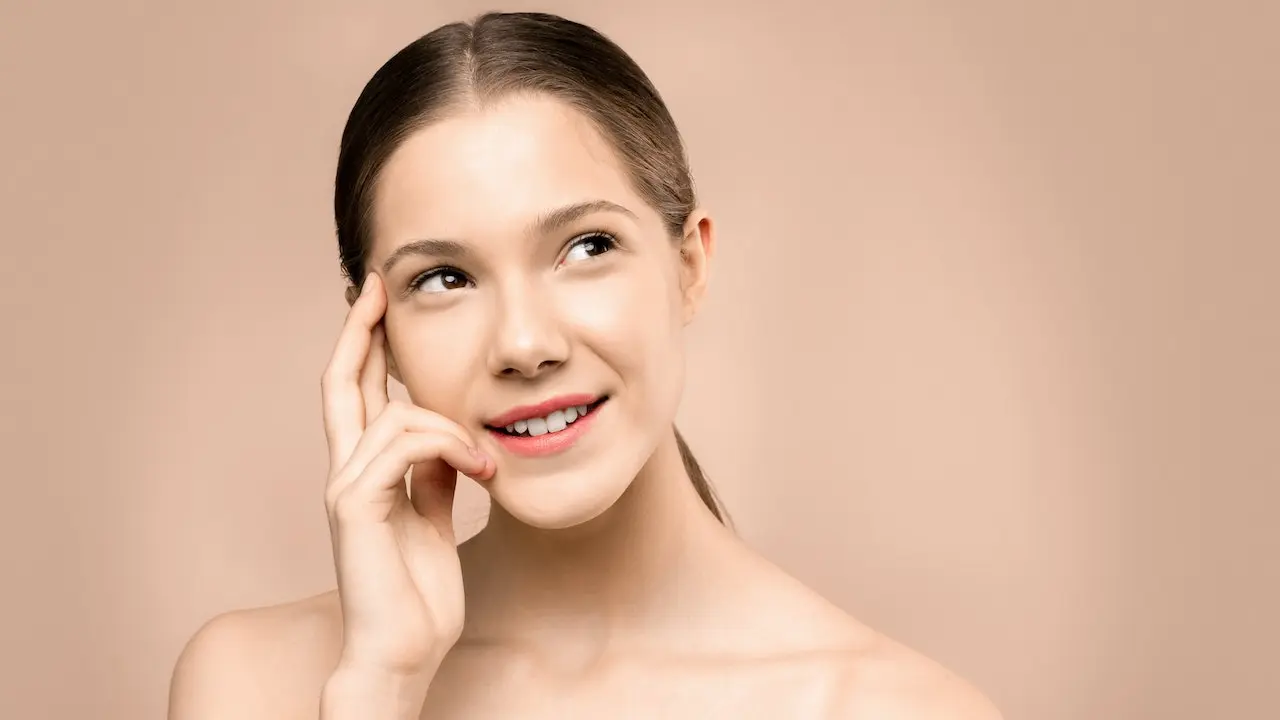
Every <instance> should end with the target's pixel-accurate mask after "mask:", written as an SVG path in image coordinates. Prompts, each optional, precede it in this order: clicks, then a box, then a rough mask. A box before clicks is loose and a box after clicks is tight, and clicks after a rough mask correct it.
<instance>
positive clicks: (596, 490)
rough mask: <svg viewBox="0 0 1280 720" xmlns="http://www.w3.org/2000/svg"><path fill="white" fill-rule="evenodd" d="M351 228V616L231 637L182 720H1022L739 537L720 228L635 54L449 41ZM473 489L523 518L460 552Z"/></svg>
mask: <svg viewBox="0 0 1280 720" xmlns="http://www.w3.org/2000/svg"><path fill="white" fill-rule="evenodd" d="M334 209H335V213H336V216H337V227H338V240H339V244H340V247H341V256H342V264H343V268H344V271H345V273H346V274H347V275H348V276H349V277H350V279H351V280H352V292H351V293H349V295H348V299H349V301H350V302H351V310H350V313H349V315H348V318H347V321H346V324H345V326H344V328H343V330H342V332H341V336H340V338H339V340H338V342H337V345H336V348H335V350H334V353H333V357H332V359H331V360H330V363H329V366H328V368H327V369H326V371H325V373H324V376H323V382H322V390H323V396H324V415H325V429H326V436H327V439H328V443H329V449H330V463H331V472H330V476H329V479H328V487H327V491H326V503H327V507H328V511H329V520H330V528H331V530H332V537H333V552H334V558H335V563H336V568H337V577H338V589H337V590H335V591H333V592H330V593H327V594H325V595H321V596H318V597H314V598H309V599H306V600H302V601H299V602H296V603H292V604H288V605H283V606H277V607H272V608H258V609H253V610H245V611H239V612H234V613H228V614H226V615H222V616H219V617H218V618H215V619H214V620H212V621H210V622H209V623H207V624H206V625H205V627H203V628H202V629H201V630H200V631H199V632H198V633H197V634H196V636H195V637H194V638H193V639H192V640H191V642H190V643H189V644H188V646H187V648H186V649H185V650H184V652H183V654H182V657H181V658H180V659H179V661H178V665H177V667H176V669H175V673H174V679H173V686H172V689H171V702H170V717H171V718H172V719H173V720H197V719H204V718H236V719H237V720H252V719H253V718H264V719H265V718H271V719H272V720H279V719H280V718H315V717H316V716H317V714H318V715H319V716H320V717H322V718H326V719H328V720H346V719H348V718H350V719H353V720H354V719H357V718H359V719H360V720H367V719H370V718H379V719H382V718H385V719H390V718H417V717H427V718H514V717H521V718H523V717H547V718H566V717H585V718H618V717H644V718H653V717H663V718H674V717H690V718H708V717H726V718H728V717H732V718H739V717H762V718H846V717H847V718H991V717H995V716H996V714H995V711H994V710H993V709H992V708H991V706H990V705H989V704H988V703H987V702H986V701H985V699H983V698H982V696H981V695H980V694H979V693H977V692H976V691H975V690H973V689H972V688H970V687H968V686H967V685H965V684H964V683H963V682H962V681H960V680H959V679H957V678H955V677H954V676H951V675H949V674H947V673H946V672H945V671H944V670H942V669H941V668H939V667H938V666H936V665H934V664H932V663H931V662H929V661H927V660H925V659H924V658H922V657H920V656H919V655H916V654H915V653H913V652H911V651H909V650H907V649H905V648H903V647H902V646H900V645H897V644H895V643H893V642H891V641H889V640H887V639H886V638H884V637H882V636H880V635H878V634H876V633H875V632H873V631H871V630H869V629H868V628H866V627H864V626H862V625H860V624H859V623H857V622H856V621H854V620H853V619H851V618H849V617H848V616H847V615H845V614H844V613H843V612H842V611H840V610H839V609H837V608H836V607H834V606H833V605H832V604H830V603H828V602H827V601H825V600H823V599H822V598H820V597H819V596H818V595H816V594H815V593H814V592H812V591H811V590H809V589H807V588H805V587H803V586H801V585H800V584H799V583H798V582H797V581H795V580H794V579H792V578H791V577H789V576H787V575H786V574H785V573H783V572H782V571H781V570H779V569H778V568H777V567H775V566H773V565H771V564H770V563H768V562H766V561H765V560H764V559H762V558H761V557H760V556H759V555H757V554H756V553H754V552H753V551H752V550H751V549H750V548H748V547H747V546H746V545H744V544H743V543H742V542H741V541H740V540H739V539H738V538H737V537H736V536H735V535H734V533H732V532H731V531H730V530H729V529H727V528H726V526H725V525H724V524H723V523H722V518H723V515H722V513H721V510H720V508H719V506H718V504H717V502H716V498H715V495H714V493H713V492H712V491H711V489H710V487H709V486H708V484H707V482H706V480H705V479H704V478H703V476H702V473H701V471H700V470H699V468H698V465H697V463H696V462H695V461H694V459H693V456H692V455H691V454H690V452H689V450H688V448H687V447H686V446H685V444H684V441H683V440H682V439H681V437H680V435H679V434H678V433H677V432H676V430H675V428H674V426H673V424H672V422H673V419H674V417H675V414H676V408H677V405H678V403H679V400H680V394H681V390H682V385H683V355H684V349H683V345H682V334H683V328H684V326H685V325H686V324H687V323H689V322H690V321H691V320H692V319H693V317H694V315H695V314H696V312H697V309H698V306H699V303H700V301H701V298H702V296H703V292H704V289H705V287H706V280H707V270H708V264H709V262H710V261H711V258H712V255H713V251H714V249H715V236H714V227H713V224H712V221H711V218H710V216H709V215H708V214H707V213H706V211H705V210H703V209H702V208H701V207H700V206H699V205H698V204H697V202H696V200H695V197H694V191H693V183H692V180H691V178H690V175H689V170H688V166H687V161H686V158H685V154H684V150H683V147H682V143H681V140H680V136H679V134H678V132H677V130H676V127H675V125H674V123H673V122H672V119H671V117H670V115H669V113H668V111H667V109H666V108H665V106H664V105H663V103H662V100H661V99H660V98H659V96H658V93H657V92H656V91H655V90H654V88H653V87H652V85H651V84H650V83H649V81H648V80H647V78H646V77H645V75H644V74H643V73H642V72H641V70H640V69H639V68H638V67H637V66H636V65H635V64H634V63H633V62H632V60H631V59H630V58H629V57H628V56H627V55H626V54H625V53H624V52H623V51H622V50H621V49H619V48H618V47H617V46H615V45H614V44H612V43H611V42H610V41H608V40H607V39H605V38H604V37H602V36H601V35H600V34H598V33H596V32H595V31H593V30H591V29H590V28H587V27H585V26H583V25H580V24H576V23H573V22H569V21H567V20H564V19H562V18H558V17H555V16H550V15H542V14H496V13H495V14H488V15H485V16H482V17H480V18H479V19H477V20H476V21H475V22H474V23H473V24H471V25H466V24H461V23H458V24H453V25H448V26H445V27H442V28H440V29H438V30H436V31H434V32H432V33H430V34H428V35H426V36H425V37H423V38H421V39H419V40H418V41H416V42H414V43H412V44H411V45H409V46H408V47H406V48H405V49H404V50H402V51H401V52H400V53H398V54H397V55H396V56H395V57H393V58H392V59H391V60H390V61H388V62H387V63H386V64H385V65H384V66H383V67H382V68H381V69H380V70H379V71H378V72H377V73H376V74H375V75H374V77H373V79H372V80H370V82H369V84H368V85H367V86H366V87H365V89H364V92H363V93H362V94H361V96H360V98H359V99H358V100H357V102H356V104H355V107H354V108H353V109H352V111H351V115H350V117H349V119H348V122H347V126H346V129H345V131H344V133H343V137H342V143H341V150H340V154H339V159H338V170H337V185H336V196H335V202H334ZM356 288H360V290H358V291H357V290H356ZM388 375H390V376H392V377H395V378H396V379H397V380H398V381H400V382H402V383H403V384H404V386H405V387H406V388H407V390H408V392H409V396H410V398H411V399H412V404H400V403H392V402H388V399H387V392H386V387H387V385H386V383H387V377H388ZM459 472H460V473H463V474H465V475H467V476H469V477H471V478H474V479H475V480H476V481H477V482H479V483H480V485H481V486H483V487H484V488H485V489H486V490H487V491H488V492H489V494H490V495H491V497H492V499H493V507H492V511H491V514H490V519H489V523H488V525H487V526H486V527H485V528H484V530H482V531H481V532H480V533H479V534H478V535H477V536H476V537H474V538H472V539H471V540H469V541H467V542H465V543H463V544H462V545H461V546H457V545H456V544H455V539H454V534H453V527H452V521H451V508H452V502H453V494H454V483H455V481H456V479H457V473H459ZM406 473H410V478H409V482H408V487H407V488H406V483H405V474H406ZM464 588H465V593H464ZM464 617H465V619H466V622H465V623H464V622H463V619H464Z"/></svg>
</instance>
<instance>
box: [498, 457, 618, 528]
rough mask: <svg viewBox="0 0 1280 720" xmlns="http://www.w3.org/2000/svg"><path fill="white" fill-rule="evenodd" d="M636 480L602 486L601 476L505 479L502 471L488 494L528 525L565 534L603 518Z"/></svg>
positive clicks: (615, 479)
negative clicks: (566, 531) (575, 527)
mask: <svg viewBox="0 0 1280 720" xmlns="http://www.w3.org/2000/svg"><path fill="white" fill-rule="evenodd" d="M634 477H635V473H634V472H633V473H630V474H629V475H626V476H625V477H619V476H617V475H615V476H614V477H612V478H610V480H609V481H604V482H602V481H601V476H600V475H597V474H594V473H592V474H590V475H589V474H588V473H585V472H562V473H555V474H547V475H540V476H535V477H530V476H527V475H525V476H519V475H507V476H505V477H503V476H502V474H501V471H499V474H497V475H495V476H494V478H493V479H492V481H490V484H489V487H488V490H489V495H490V496H491V497H492V498H493V501H494V502H495V503H497V504H498V505H500V506H502V509H503V510H505V511H506V512H507V513H508V514H510V515H511V516H512V517H514V518H515V519H516V520H519V521H520V522H522V523H524V524H525V525H528V526H530V527H535V528H538V529H541V530H562V529H565V528H571V527H574V526H576V525H581V524H583V523H586V522H589V521H591V520H594V519H596V518H597V517H599V516H600V515H602V514H604V512H605V511H606V510H608V509H609V508H611V507H613V505H614V503H616V502H617V501H618V498H620V497H622V494H623V493H624V492H626V491H627V488H628V487H629V486H630V485H631V480H632V479H633V478H634Z"/></svg>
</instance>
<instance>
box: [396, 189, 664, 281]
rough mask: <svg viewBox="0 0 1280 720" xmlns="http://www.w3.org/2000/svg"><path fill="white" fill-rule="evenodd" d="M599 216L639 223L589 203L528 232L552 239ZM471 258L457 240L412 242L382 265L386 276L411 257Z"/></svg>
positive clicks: (551, 214) (610, 205)
mask: <svg viewBox="0 0 1280 720" xmlns="http://www.w3.org/2000/svg"><path fill="white" fill-rule="evenodd" d="M598 212H616V213H621V214H623V215H626V216H628V217H630V218H632V219H635V220H639V218H638V217H637V216H636V214H635V213H633V212H631V211H630V210H628V209H627V208H625V207H623V206H622V205H619V204H618V203H615V202H611V201H609V200H587V201H585V202H578V203H573V204H572V205H565V206H564V207H558V208H556V209H554V210H550V211H548V212H545V213H542V214H541V215H539V216H538V217H537V219H535V220H534V221H533V222H532V223H530V224H529V227H528V228H527V229H526V232H527V233H529V234H530V235H549V234H551V233H553V232H555V231H556V230H559V229H560V228H562V227H564V226H565V225H569V224H570V223H573V222H576V221H577V220H580V219H581V218H583V217H585V216H587V215H590V214H592V213H598ZM469 254H470V251H469V250H468V249H467V246H466V245H464V244H462V243H460V242H458V241H457V240H432V239H427V240H413V241H411V242H407V243H405V244H404V245H401V246H400V247H398V248H396V249H395V252H393V253H391V257H388V258H387V261H386V262H384V263H383V264H382V272H383V274H386V273H389V272H391V268H393V267H395V265H396V263H398V262H400V261H401V260H403V259H404V258H406V257H408V256H410V255H429V256H432V257H446V258H453V259H463V258H465V257H466V256H468V255H469Z"/></svg>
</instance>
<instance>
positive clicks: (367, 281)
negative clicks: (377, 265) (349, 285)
mask: <svg viewBox="0 0 1280 720" xmlns="http://www.w3.org/2000/svg"><path fill="white" fill-rule="evenodd" d="M373 278H374V274H373V273H369V274H368V275H366V276H365V278H364V285H362V286H361V287H360V294H361V295H364V294H365V293H367V292H369V288H371V287H373Z"/></svg>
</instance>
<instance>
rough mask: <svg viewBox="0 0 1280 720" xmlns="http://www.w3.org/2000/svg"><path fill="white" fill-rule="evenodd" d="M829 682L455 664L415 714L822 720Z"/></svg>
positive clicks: (678, 670) (796, 669)
mask: <svg viewBox="0 0 1280 720" xmlns="http://www.w3.org/2000/svg"><path fill="white" fill-rule="evenodd" d="M834 678H835V673H834V671H833V669H832V668H831V667H830V665H829V664H826V663H822V662H818V661H773V662H750V663H743V662H734V663H701V664H693V663H671V664H668V665H666V666H663V665H652V664H634V665H627V666H613V667H609V668H604V669H601V670H600V671H598V672H592V673H590V674H587V675H584V676H582V677H580V678H578V679H575V680H573V681H564V680H560V679H557V678H555V677H554V676H551V675H549V674H547V673H545V672H540V671H539V670H538V669H537V668H531V667H522V666H521V665H519V664H504V663H488V664H485V665H484V666H483V667H482V666H481V665H480V664H479V663H458V664H455V665H453V666H452V667H448V668H447V669H446V668H442V672H441V673H440V674H439V675H437V677H436V681H435V682H433V683H432V690H431V694H430V695H429V696H428V698H427V703H426V705H425V706H424V707H423V713H422V715H421V717H422V718H424V719H428V718H429V719H430V720H439V719H441V718H450V719H452V718H474V719H476V720H483V719H485V718H529V719H531V720H541V719H542V718H547V719H550V718H556V719H557V720H559V719H565V718H593V719H594V718H610V719H611V720H612V719H617V720H630V719H632V718H635V719H639V718H670V719H672V720H679V719H680V718H699V719H704V718H761V719H764V718H769V719H770V720H776V718H789V719H795V720H808V719H813V720H825V718H826V717H827V716H828V714H829V710H828V708H829V703H830V698H831V695H832V692H833V690H834Z"/></svg>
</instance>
